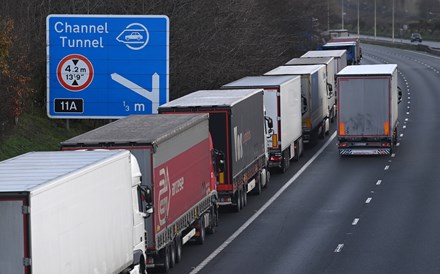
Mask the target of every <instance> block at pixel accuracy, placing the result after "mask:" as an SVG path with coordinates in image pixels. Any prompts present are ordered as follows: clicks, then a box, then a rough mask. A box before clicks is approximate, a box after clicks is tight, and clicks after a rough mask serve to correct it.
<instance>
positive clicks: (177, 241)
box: [174, 234, 182, 263]
mask: <svg viewBox="0 0 440 274" xmlns="http://www.w3.org/2000/svg"><path fill="white" fill-rule="evenodd" d="M174 246H175V248H176V263H180V262H181V261H182V237H181V235H180V234H179V235H177V237H176V238H174Z"/></svg>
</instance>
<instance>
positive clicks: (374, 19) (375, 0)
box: [374, 0, 376, 40]
mask: <svg viewBox="0 0 440 274" xmlns="http://www.w3.org/2000/svg"><path fill="white" fill-rule="evenodd" d="M374 40H376V0H374Z"/></svg>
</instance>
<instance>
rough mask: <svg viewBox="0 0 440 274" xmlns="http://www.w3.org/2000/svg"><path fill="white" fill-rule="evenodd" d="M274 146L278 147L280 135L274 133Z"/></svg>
mask: <svg viewBox="0 0 440 274" xmlns="http://www.w3.org/2000/svg"><path fill="white" fill-rule="evenodd" d="M272 147H278V135H277V134H274V135H272Z"/></svg>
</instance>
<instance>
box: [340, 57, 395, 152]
mask: <svg viewBox="0 0 440 274" xmlns="http://www.w3.org/2000/svg"><path fill="white" fill-rule="evenodd" d="M337 80H338V87H339V88H338V109H339V111H338V148H339V154H340V155H355V154H361V155H362V154H376V155H383V154H390V153H391V152H392V149H393V148H394V146H395V144H396V142H397V126H398V120H397V118H398V103H399V101H400V97H401V94H399V88H398V87H397V65H395V64H385V65H360V66H348V67H346V68H345V69H343V70H342V71H340V72H339V73H338V74H337Z"/></svg>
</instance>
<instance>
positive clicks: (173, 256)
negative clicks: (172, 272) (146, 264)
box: [169, 240, 176, 268]
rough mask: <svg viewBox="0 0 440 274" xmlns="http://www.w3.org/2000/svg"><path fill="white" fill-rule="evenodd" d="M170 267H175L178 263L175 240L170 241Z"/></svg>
mask: <svg viewBox="0 0 440 274" xmlns="http://www.w3.org/2000/svg"><path fill="white" fill-rule="evenodd" d="M169 251H170V268H173V267H174V266H175V265H176V246H175V244H174V240H173V241H172V242H171V243H170V248H169Z"/></svg>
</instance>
